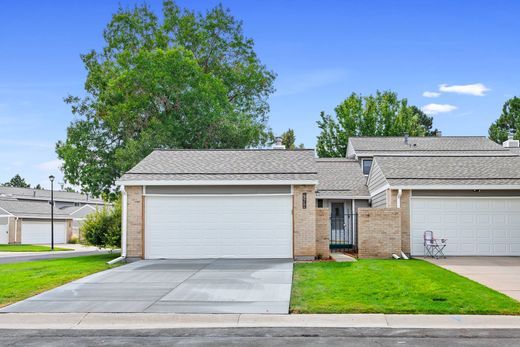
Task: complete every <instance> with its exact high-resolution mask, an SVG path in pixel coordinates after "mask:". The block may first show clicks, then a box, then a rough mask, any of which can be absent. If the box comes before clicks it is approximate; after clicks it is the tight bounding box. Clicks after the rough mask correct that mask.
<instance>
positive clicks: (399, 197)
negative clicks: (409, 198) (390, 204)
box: [396, 189, 403, 208]
mask: <svg viewBox="0 0 520 347" xmlns="http://www.w3.org/2000/svg"><path fill="white" fill-rule="evenodd" d="M401 195H403V190H402V189H399V190H398V191H397V203H396V205H397V208H401Z"/></svg>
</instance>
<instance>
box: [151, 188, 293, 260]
mask: <svg viewBox="0 0 520 347" xmlns="http://www.w3.org/2000/svg"><path fill="white" fill-rule="evenodd" d="M145 209H146V212H145V213H146V214H145V257H146V258H147V259H155V258H292V197H291V196H287V195H263V196H148V197H146V202H145Z"/></svg>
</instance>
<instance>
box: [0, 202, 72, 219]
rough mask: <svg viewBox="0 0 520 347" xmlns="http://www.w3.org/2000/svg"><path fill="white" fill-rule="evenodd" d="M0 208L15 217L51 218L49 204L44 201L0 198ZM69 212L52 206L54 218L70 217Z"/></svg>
mask: <svg viewBox="0 0 520 347" xmlns="http://www.w3.org/2000/svg"><path fill="white" fill-rule="evenodd" d="M0 209H2V210H5V211H7V212H9V213H10V214H11V215H13V216H15V217H26V218H45V219H46V218H51V205H50V204H49V203H46V202H39V201H27V200H16V199H9V198H7V199H4V198H0ZM76 209H77V207H76ZM69 213H70V211H66V210H62V209H59V208H57V207H54V218H56V219H71V218H72V217H71V216H70V214H69Z"/></svg>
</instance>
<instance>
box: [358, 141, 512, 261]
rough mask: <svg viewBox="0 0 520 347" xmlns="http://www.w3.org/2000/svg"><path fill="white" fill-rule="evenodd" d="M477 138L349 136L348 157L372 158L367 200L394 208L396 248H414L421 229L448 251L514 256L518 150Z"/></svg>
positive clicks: (419, 245) (419, 247)
mask: <svg viewBox="0 0 520 347" xmlns="http://www.w3.org/2000/svg"><path fill="white" fill-rule="evenodd" d="M504 145H505V146H507V148H505V147H503V146H500V145H497V144H496V143H494V142H492V141H490V140H488V139H487V138H485V137H429V138H421V137H414V138H411V137H410V138H406V139H403V138H353V139H351V141H350V142H349V145H348V148H349V150H348V153H349V155H350V156H352V157H354V158H356V159H360V160H373V162H372V163H371V169H370V174H369V176H368V182H367V184H368V189H369V191H370V195H371V198H372V207H376V208H384V207H395V208H400V211H401V249H402V250H403V251H404V252H406V253H410V254H411V255H422V254H423V252H424V247H423V232H424V231H425V230H433V231H434V232H435V234H437V235H438V237H445V238H447V239H448V242H447V244H448V246H447V247H446V250H445V253H446V254H448V255H520V157H519V156H518V155H517V153H515V152H514V151H510V147H511V146H516V147H518V141H516V142H515V141H510V142H506V143H505V144H504Z"/></svg>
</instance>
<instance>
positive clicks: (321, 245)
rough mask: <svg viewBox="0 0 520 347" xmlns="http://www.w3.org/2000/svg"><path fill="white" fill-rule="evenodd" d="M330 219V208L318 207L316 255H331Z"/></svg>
mask: <svg viewBox="0 0 520 347" xmlns="http://www.w3.org/2000/svg"><path fill="white" fill-rule="evenodd" d="M329 236H330V221H329V209H328V208H316V256H318V257H321V258H322V259H327V258H329V257H330V249H329V247H330V238H329Z"/></svg>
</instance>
